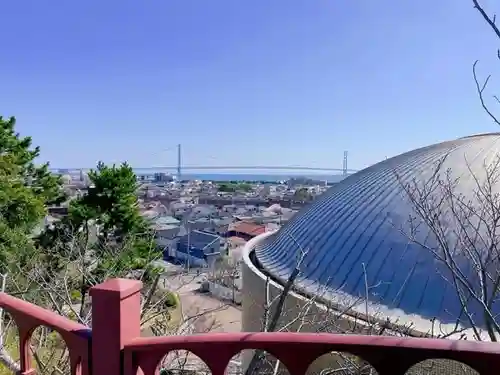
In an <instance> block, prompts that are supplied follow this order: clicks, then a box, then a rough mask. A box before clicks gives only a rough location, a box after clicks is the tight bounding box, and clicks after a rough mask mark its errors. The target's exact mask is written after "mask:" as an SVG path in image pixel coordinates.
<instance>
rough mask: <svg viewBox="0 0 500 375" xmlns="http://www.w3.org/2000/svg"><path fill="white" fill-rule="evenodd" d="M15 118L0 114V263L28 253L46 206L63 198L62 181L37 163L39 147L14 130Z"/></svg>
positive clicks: (44, 166) (13, 260)
mask: <svg viewBox="0 0 500 375" xmlns="http://www.w3.org/2000/svg"><path fill="white" fill-rule="evenodd" d="M15 125H16V120H15V118H14V117H11V118H7V119H4V118H3V117H1V116H0V262H2V265H1V266H2V267H5V266H6V263H8V262H9V261H12V262H18V261H20V260H22V259H20V257H21V258H22V257H26V256H29V252H30V251H31V249H32V245H33V243H32V240H31V238H32V233H33V231H34V229H35V228H36V227H37V226H39V225H40V224H41V222H42V219H43V217H44V216H45V214H46V206H47V205H49V204H53V203H58V202H60V201H62V200H64V199H65V197H64V193H63V190H62V188H61V180H60V178H59V177H58V176H54V175H52V174H51V173H50V171H49V170H48V164H43V165H41V166H38V165H36V164H35V159H36V158H37V157H39V155H40V149H39V148H38V147H32V141H31V138H30V137H21V136H20V135H19V133H17V132H16V131H15Z"/></svg>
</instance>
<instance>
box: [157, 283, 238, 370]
mask: <svg viewBox="0 0 500 375" xmlns="http://www.w3.org/2000/svg"><path fill="white" fill-rule="evenodd" d="M204 279H205V276H203V275H200V276H198V275H196V274H192V275H175V276H169V277H165V278H164V279H162V281H161V284H162V286H163V287H164V288H166V289H168V290H171V291H174V292H176V293H177V294H178V295H179V298H180V300H181V306H182V315H183V323H182V325H181V327H179V332H178V333H179V334H184V335H185V334H193V333H204V332H239V331H241V311H240V310H239V309H238V308H236V307H235V306H233V305H231V304H228V303H227V302H223V301H220V300H218V299H216V298H213V297H211V296H210V295H206V294H200V293H198V292H197V290H198V289H199V287H200V283H201V282H202V281H203V280H204ZM168 357H169V358H168V359H167V363H170V365H169V367H170V366H172V367H177V366H179V359H180V358H178V357H175V356H174V353H172V355H169V356H168ZM182 359H183V360H181V361H180V362H183V363H184V366H185V367H184V368H186V369H187V368H191V369H192V368H195V369H197V370H198V371H199V372H200V373H202V372H203V370H204V369H202V368H201V367H203V366H202V365H201V364H200V360H199V359H198V357H196V356H194V355H188V357H187V358H186V357H184V358H182ZM176 365H177V366H176ZM239 366H240V361H239V358H235V360H233V361H231V363H230V373H231V374H237V373H238V370H237V369H239Z"/></svg>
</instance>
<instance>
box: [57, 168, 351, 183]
mask: <svg viewBox="0 0 500 375" xmlns="http://www.w3.org/2000/svg"><path fill="white" fill-rule="evenodd" d="M81 170H82V171H85V172H86V171H88V169H81ZM52 171H53V172H55V173H59V174H70V175H78V174H79V173H80V169H76V168H71V169H52ZM134 172H135V173H136V174H137V175H146V176H153V175H154V174H155V173H160V172H163V173H169V174H172V175H175V172H174V173H173V172H172V170H171V169H169V170H165V169H161V168H158V169H155V168H146V169H141V168H136V169H134ZM259 172H260V171H259ZM293 177H306V178H311V179H314V180H319V181H327V182H339V181H341V180H343V179H344V178H345V176H343V175H342V174H338V173H337V174H334V173H332V174H325V173H300V172H293V173H266V172H260V173H244V172H242V173H234V172H233V173H203V172H201V173H183V174H182V175H181V178H182V179H183V180H209V181H268V182H276V181H283V180H288V179H290V178H293Z"/></svg>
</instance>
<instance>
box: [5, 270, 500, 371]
mask: <svg viewBox="0 0 500 375" xmlns="http://www.w3.org/2000/svg"><path fill="white" fill-rule="evenodd" d="M141 286H142V284H141V283H140V282H138V281H133V280H124V279H111V280H108V281H106V282H105V283H103V284H100V285H97V286H95V287H93V288H92V289H91V297H92V325H93V329H92V332H91V330H90V329H89V328H88V327H86V326H84V325H82V324H79V323H76V322H73V321H71V320H69V319H66V318H64V317H61V316H59V315H57V314H56V313H54V312H51V311H48V310H45V309H42V308H40V307H38V306H34V305H32V304H30V303H28V302H25V301H22V300H19V299H17V298H14V297H12V296H9V295H7V294H3V293H0V307H2V308H4V309H5V310H6V311H7V312H8V313H9V314H10V315H11V316H12V318H13V319H14V321H15V323H16V324H17V327H18V330H19V341H20V353H21V361H20V362H21V363H20V364H21V371H20V373H21V374H23V375H27V374H31V373H33V372H34V370H33V368H32V366H31V358H30V351H29V340H30V336H31V334H32V333H33V330H34V329H35V328H36V327H38V326H40V325H43V326H48V327H50V328H52V329H54V330H56V331H57V332H58V333H59V334H60V335H61V336H62V338H63V339H64V341H65V342H66V344H67V346H68V349H69V353H70V354H69V356H70V363H71V373H72V375H73V374H82V375H90V374H92V375H122V374H123V375H136V374H137V373H138V372H139V373H140V371H142V372H143V373H144V374H145V375H154V374H156V373H157V371H158V366H159V364H160V363H161V362H162V359H163V358H164V357H165V356H166V355H167V354H169V353H172V352H175V351H177V350H187V351H189V352H191V353H193V354H194V355H196V356H198V357H199V358H200V359H201V360H202V361H203V362H204V363H205V364H206V366H207V367H208V368H209V369H210V371H211V372H212V374H214V375H222V374H224V372H225V371H226V367H227V366H228V364H229V363H230V362H231V360H232V359H233V358H234V356H235V355H237V354H239V353H240V352H241V351H244V350H248V349H260V350H263V351H266V352H268V353H269V354H271V355H273V356H274V357H276V358H277V359H278V360H279V361H280V362H281V363H282V364H283V365H284V366H285V367H286V368H287V369H288V371H289V372H290V374H292V375H298V374H304V373H305V372H306V371H307V370H308V368H309V366H310V365H311V364H312V363H313V362H314V361H315V360H316V359H317V358H319V357H321V356H322V355H324V354H326V353H330V352H334V353H338V352H344V353H349V354H352V355H355V356H358V357H360V358H361V359H362V360H364V361H367V362H368V363H369V364H370V365H371V366H372V367H373V368H374V369H375V370H376V371H377V373H378V374H379V375H392V374H404V373H406V372H407V371H408V370H409V369H411V370H412V371H413V369H414V367H413V366H415V365H417V364H419V363H421V362H422V361H426V360H435V359H446V360H455V361H458V362H460V363H463V364H465V365H468V366H470V367H471V368H473V369H474V370H475V371H477V372H478V373H479V374H481V375H489V374H496V373H500V344H497V343H484V342H471V341H453V340H445V339H424V338H401V337H383V336H361V335H340V334H313V333H245V332H242V333H213V334H212V333H210V334H201V335H190V336H168V337H150V338H147V337H140V313H141V311H140V309H141V298H140V289H141ZM447 371H448V370H447ZM438 373H440V372H438ZM441 373H442V372H441ZM448 373H452V372H449V371H448Z"/></svg>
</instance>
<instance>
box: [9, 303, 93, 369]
mask: <svg viewBox="0 0 500 375" xmlns="http://www.w3.org/2000/svg"><path fill="white" fill-rule="evenodd" d="M0 307H1V308H3V309H4V310H5V311H6V312H8V313H9V315H10V316H11V317H12V319H13V320H14V322H15V323H16V326H17V330H18V335H19V358H20V361H19V362H20V373H21V374H31V373H33V372H34V369H33V366H32V356H31V351H30V347H29V344H30V338H31V335H32V333H33V331H34V330H35V329H36V328H37V327H39V326H45V327H49V328H52V329H53V330H55V331H57V332H58V333H59V334H60V335H61V337H62V338H63V340H64V342H65V343H66V346H67V347H68V350H69V360H70V367H71V374H73V375H80V374H81V375H88V374H90V368H89V364H90V349H91V336H92V331H91V330H90V329H89V328H88V327H87V326H84V325H83V324H79V323H77V322H74V321H72V320H70V319H67V318H65V317H63V316H61V315H59V314H56V313H55V312H53V311H50V310H45V309H43V308H41V307H39V306H36V305H33V304H31V303H29V302H26V301H23V300H21V299H19V298H15V297H12V296H9V295H8V294H6V293H0Z"/></svg>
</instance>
